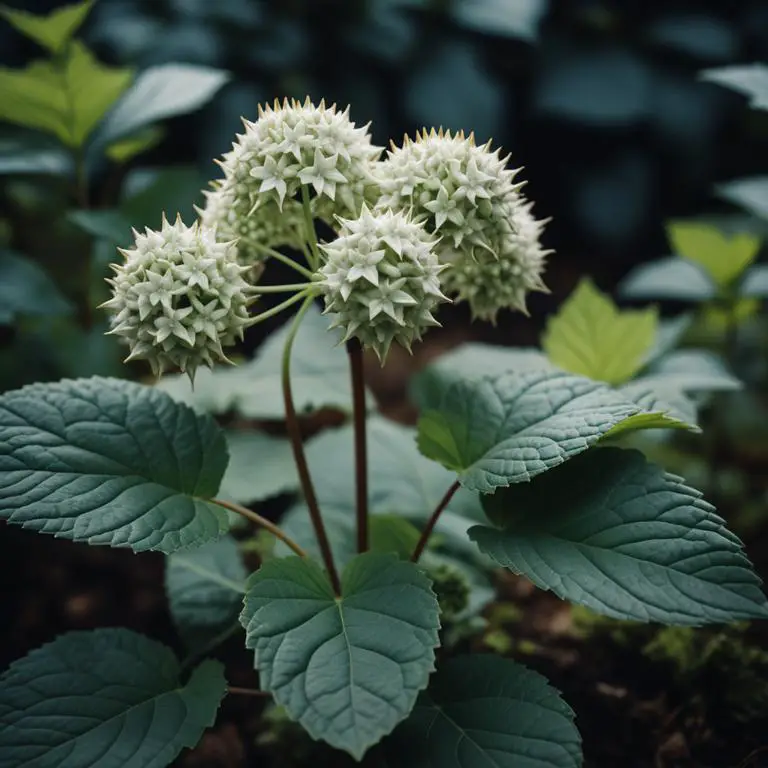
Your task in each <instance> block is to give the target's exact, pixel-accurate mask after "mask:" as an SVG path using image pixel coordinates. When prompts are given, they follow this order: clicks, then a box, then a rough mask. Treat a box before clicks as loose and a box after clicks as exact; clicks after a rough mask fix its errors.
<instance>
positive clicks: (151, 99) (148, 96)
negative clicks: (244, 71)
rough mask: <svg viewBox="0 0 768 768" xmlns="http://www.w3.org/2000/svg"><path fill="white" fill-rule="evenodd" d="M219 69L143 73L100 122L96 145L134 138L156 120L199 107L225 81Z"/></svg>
mask: <svg viewBox="0 0 768 768" xmlns="http://www.w3.org/2000/svg"><path fill="white" fill-rule="evenodd" d="M229 78H230V75H229V73H228V72H225V71H223V70H220V69H211V68H210V67H202V66H199V65H197V64H181V63H170V64H160V65H158V66H156V67H150V68H149V69H146V70H144V72H142V73H141V74H140V75H139V76H138V77H137V78H136V82H135V83H134V84H133V86H132V87H131V90H130V91H128V93H126V94H125V96H124V97H123V99H122V100H121V101H120V103H119V104H118V105H117V106H116V107H115V109H113V110H112V112H111V113H110V114H109V116H108V117H107V119H106V120H105V122H104V126H103V129H102V131H101V133H100V135H99V143H102V142H103V143H112V142H114V141H115V140H116V139H120V138H123V137H124V136H127V135H129V134H134V133H136V132H137V131H139V130H141V129H142V128H146V127H147V126H148V125H151V124H152V123H156V122H157V121H158V120H165V119H166V118H169V117H175V116H176V115H184V114H187V113H188V112H193V111H194V110H196V109H199V108H200V107H202V106H203V105H204V104H205V103H207V102H208V101H209V99H211V97H212V96H213V95H214V94H215V93H216V91H218V90H219V88H221V87H222V86H223V85H224V83H226V82H227V80H229Z"/></svg>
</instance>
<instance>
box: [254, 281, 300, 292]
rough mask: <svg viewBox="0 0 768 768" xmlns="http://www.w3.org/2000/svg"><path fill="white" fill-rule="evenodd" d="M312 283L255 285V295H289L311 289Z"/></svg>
mask: <svg viewBox="0 0 768 768" xmlns="http://www.w3.org/2000/svg"><path fill="white" fill-rule="evenodd" d="M311 287H312V283H285V284H283V285H258V284H257V285H254V286H252V287H251V291H252V292H253V293H288V292H289V291H303V290H306V289H307V288H311Z"/></svg>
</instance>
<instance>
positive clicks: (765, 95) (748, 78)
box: [701, 64, 768, 109]
mask: <svg viewBox="0 0 768 768" xmlns="http://www.w3.org/2000/svg"><path fill="white" fill-rule="evenodd" d="M701 79H702V80H707V81H709V82H710V83H717V84H718V85H722V86H725V87H726V88H732V89H733V90H734V91H739V92H740V93H743V94H744V95H746V96H748V97H749V106H750V107H753V108H754V109H768V67H767V66H766V65H765V64H737V65H735V66H731V67H718V68H717V69H705V70H704V71H703V72H702V73H701Z"/></svg>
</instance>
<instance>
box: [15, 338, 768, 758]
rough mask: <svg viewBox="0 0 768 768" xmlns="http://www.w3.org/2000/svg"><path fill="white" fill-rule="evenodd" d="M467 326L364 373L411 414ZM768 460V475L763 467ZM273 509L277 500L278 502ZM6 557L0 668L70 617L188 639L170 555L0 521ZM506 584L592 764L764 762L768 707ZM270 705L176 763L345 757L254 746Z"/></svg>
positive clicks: (231, 711)
mask: <svg viewBox="0 0 768 768" xmlns="http://www.w3.org/2000/svg"><path fill="white" fill-rule="evenodd" d="M461 338H462V334H460V333H452V332H446V333H442V334H437V335H436V337H435V341H434V343H433V344H431V345H430V346H429V347H428V348H425V349H424V350H423V351H422V352H420V353H419V354H418V355H417V357H416V358H415V359H410V358H405V357H400V356H396V357H394V358H393V359H392V361H391V363H390V364H389V365H388V366H387V368H386V369H385V370H384V371H381V369H379V368H378V365H376V364H372V365H371V367H370V370H369V373H370V374H371V382H372V384H373V387H374V390H375V392H376V394H377V395H378V397H379V399H380V402H381V403H382V410H384V412H385V413H386V414H388V415H389V416H392V417H394V418H399V419H403V420H408V419H409V418H411V417H412V416H413V413H412V411H411V410H410V409H409V407H408V406H407V404H406V402H405V399H404V381H405V378H406V376H407V374H408V373H409V372H410V371H411V370H412V369H413V367H414V366H420V365H422V364H423V363H424V362H425V360H426V359H427V358H429V357H431V356H433V355H434V354H436V353H438V352H439V351H440V349H441V348H444V347H448V346H453V345H454V344H455V343H457V342H458V341H460V340H461ZM761 471H762V477H763V478H765V476H766V475H765V468H764V467H763V468H762V470H761ZM278 511H279V510H278V509H277V508H274V509H272V510H271V512H272V514H273V515H276V514H277V513H278ZM721 511H722V510H721ZM767 517H768V516H767ZM747 550H748V554H749V556H750V557H751V559H752V560H753V562H755V564H756V566H757V568H758V570H759V571H760V572H761V574H762V575H763V577H766V576H768V519H766V521H764V522H763V523H761V524H760V525H757V526H752V528H751V529H750V535H749V539H748V541H747ZM0 558H2V563H3V567H2V580H3V582H5V583H4V584H3V589H2V592H1V593H0V594H2V598H1V600H2V603H1V604H0V614H1V615H2V625H3V627H4V629H3V631H2V638H1V640H0V666H1V667H2V668H5V667H6V666H7V665H8V664H9V663H10V662H11V661H13V660H14V659H16V658H19V657H21V656H23V655H24V654H26V653H27V652H29V651H30V650H32V649H33V648H35V647H37V646H39V645H41V644H43V643H45V642H48V641H50V640H52V639H53V638H54V637H56V636H57V635H58V634H60V633H63V632H66V631H68V630H74V629H91V628H96V627H104V626H122V627H128V628H130V629H133V630H136V631H138V632H142V633H145V634H147V635H149V636H150V637H153V638H155V639H157V640H160V641H162V642H165V643H167V644H168V645H170V646H172V647H174V648H175V649H177V650H179V651H180V650H181V644H180V642H179V639H178V636H177V634H176V632H175V630H174V627H173V624H172V622H171V618H170V615H169V613H168V608H167V606H166V603H165V599H164V594H163V558H162V556H160V555H155V554H142V555H134V554H132V553H130V552H127V551H124V550H113V549H107V548H97V547H88V546H85V545H80V544H73V543H71V542H66V541H59V540H55V539H53V538H51V537H48V536H41V535H38V534H35V533H32V532H28V531H24V530H20V529H18V528H15V527H12V526H3V527H2V530H1V532H0ZM500 590H501V594H502V596H503V599H504V600H505V601H509V602H512V603H514V604H515V605H516V606H518V607H519V608H520V610H521V617H520V620H519V621H517V622H516V623H515V624H514V627H513V628H511V629H510V632H511V633H512V634H513V636H514V639H515V641H518V642H517V644H516V646H515V650H514V651H513V655H515V656H516V657H517V658H519V659H520V660H521V661H523V662H524V663H526V664H527V665H529V666H531V667H533V668H535V669H537V670H538V671H540V672H542V673H543V674H545V675H546V676H547V677H548V678H549V679H550V681H551V682H552V684H553V685H554V686H555V687H557V688H558V689H559V690H561V691H562V692H563V695H564V697H565V699H566V700H567V701H568V702H569V703H570V704H571V706H572V707H573V709H574V710H575V712H576V713H577V723H578V726H579V729H580V731H581V733H582V736H583V740H584V752H585V766H586V768H768V713H765V716H764V717H763V718H758V719H757V720H756V721H752V722H747V723H739V722H734V720H733V718H730V717H729V716H728V713H727V712H726V713H723V712H722V707H718V706H717V705H718V702H717V701H714V700H712V699H713V697H717V696H719V695H720V694H719V692H717V691H715V690H712V691H710V690H708V688H707V685H706V683H705V682H702V683H701V687H700V688H699V689H696V690H691V689H690V688H688V689H685V688H684V687H681V686H680V685H679V684H678V683H676V682H675V680H674V678H673V676H672V674H671V671H670V669H669V668H668V667H667V666H666V665H664V664H662V663H658V662H652V661H650V660H649V659H648V658H647V657H645V656H644V655H643V654H642V653H640V651H639V650H638V649H637V648H634V649H633V648H631V647H624V646H622V645H621V644H617V643H615V642H614V641H612V640H611V639H610V637H607V636H600V637H591V638H590V639H588V640H583V639H579V637H577V636H575V635H574V633H573V631H572V620H571V613H570V609H569V607H568V606H567V605H566V604H564V603H562V602H561V601H559V600H557V599H556V598H554V597H552V596H551V595H549V594H545V593H542V592H540V591H538V590H535V589H534V588H533V587H532V585H530V584H529V583H528V582H526V581H525V580H524V579H518V578H509V577H506V578H504V579H503V580H502V582H501V584H500ZM751 632H752V633H753V639H754V642H757V643H762V645H763V647H764V648H768V627H766V626H764V625H762V626H757V624H756V625H755V626H753V628H752V630H751ZM520 640H523V641H524V642H522V643H520V642H519V641H520ZM217 655H218V656H219V657H220V658H221V659H222V660H224V661H225V663H226V664H227V669H228V680H229V683H230V684H231V685H233V686H242V687H251V688H253V687H256V686H257V685H258V681H257V678H256V675H255V673H254V671H253V669H252V657H251V655H250V653H249V652H246V651H244V650H243V649H242V646H241V642H240V638H238V637H235V638H232V639H231V640H230V641H228V642H227V643H226V644H225V645H224V646H222V647H221V648H220V649H219V652H218V654H217ZM765 684H766V685H768V681H766V682H765ZM263 708H264V701H263V700H262V699H260V698H257V697H251V696H234V695H233V696H229V697H227V698H226V699H225V701H224V703H223V706H222V709H221V711H220V714H219V718H218V720H217V723H216V725H215V727H214V728H212V729H211V730H210V731H209V732H207V733H206V735H205V736H204V738H203V740H202V742H201V744H200V745H199V746H198V748H197V749H196V750H194V751H193V752H185V753H183V754H182V755H181V756H180V757H179V758H178V760H177V761H176V763H175V765H177V766H181V767H182V768H246V766H257V765H258V766H260V768H278V767H280V768H282V766H286V768H288V766H293V768H298V766H299V765H306V764H311V765H313V766H319V765H325V764H327V765H328V766H342V765H347V764H348V762H347V761H346V760H344V759H342V758H339V757H338V756H335V757H333V758H329V759H328V762H327V763H325V762H323V759H322V754H321V755H320V756H319V757H318V756H313V758H312V759H311V761H309V760H308V761H307V762H303V761H301V762H294V763H289V762H286V760H285V755H283V757H282V759H281V753H280V752H279V751H277V752H276V751H275V750H273V749H268V748H267V747H264V746H259V745H258V744H257V741H258V740H259V734H260V733H262V732H263V730H264V729H263V721H262V717H261V712H262V710H263ZM292 747H294V748H295V745H292ZM349 764H352V763H349Z"/></svg>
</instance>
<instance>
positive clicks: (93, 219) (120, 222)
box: [67, 209, 131, 261]
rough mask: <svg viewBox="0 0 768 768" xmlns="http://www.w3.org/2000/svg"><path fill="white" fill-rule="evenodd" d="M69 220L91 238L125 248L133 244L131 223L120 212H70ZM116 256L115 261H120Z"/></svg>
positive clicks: (104, 210)
mask: <svg viewBox="0 0 768 768" xmlns="http://www.w3.org/2000/svg"><path fill="white" fill-rule="evenodd" d="M67 218H68V219H69V220H70V221H71V222H72V223H73V224H76V225H77V226H78V227H80V229H82V230H83V231H84V232H87V233H88V234H89V235H91V237H96V238H101V239H103V240H107V241H109V242H110V243H114V244H115V245H119V246H123V247H125V246H127V245H129V244H130V242H131V222H130V221H129V220H128V219H127V218H126V217H125V216H124V215H123V214H122V213H120V211H115V210H108V209H103V210H100V211H70V213H69V214H68V215H67ZM114 255H115V259H114V261H119V260H120V258H119V257H118V255H117V253H115V254H114Z"/></svg>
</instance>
